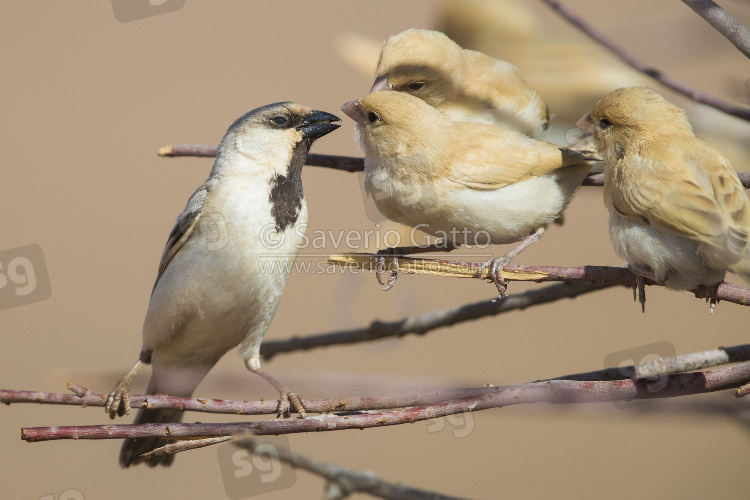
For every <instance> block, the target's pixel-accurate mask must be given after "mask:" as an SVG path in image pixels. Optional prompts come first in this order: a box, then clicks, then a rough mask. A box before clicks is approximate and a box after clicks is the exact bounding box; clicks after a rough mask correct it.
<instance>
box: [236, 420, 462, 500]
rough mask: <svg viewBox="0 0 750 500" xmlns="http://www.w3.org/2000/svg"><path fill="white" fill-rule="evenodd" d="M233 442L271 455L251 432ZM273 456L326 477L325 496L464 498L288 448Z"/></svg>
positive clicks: (420, 499)
mask: <svg viewBox="0 0 750 500" xmlns="http://www.w3.org/2000/svg"><path fill="white" fill-rule="evenodd" d="M232 442H233V443H234V444H236V445H237V446H239V447H241V448H245V449H247V450H249V451H250V452H252V453H257V454H259V455H262V456H268V455H269V444H268V443H266V442H264V441H263V440H260V439H258V438H256V437H253V436H252V435H251V434H249V435H248V434H245V435H242V436H235V437H234V438H233V439H232ZM272 449H273V457H274V458H277V459H279V460H280V461H282V462H284V463H286V464H289V465H291V466H292V467H294V468H295V469H304V470H306V471H308V472H311V473H313V474H315V475H317V476H320V477H323V478H325V479H326V480H327V485H326V498H330V499H341V498H346V497H347V496H349V495H350V494H352V493H354V492H362V493H369V494H370V495H373V496H376V497H379V498H386V499H388V500H406V499H414V500H461V499H460V498H459V497H453V496H448V495H443V494H442V493H435V492H432V491H425V490H420V489H417V488H412V487H410V486H405V485H403V484H393V483H389V482H387V481H383V480H382V479H380V478H378V477H377V476H376V475H375V474H373V473H371V472H367V473H364V472H358V471H354V470H351V469H345V468H343V467H340V466H338V465H333V464H330V463H327V462H323V461H321V460H318V459H316V458H313V457H309V456H306V455H302V454H300V453H294V452H292V451H291V450H290V449H288V448H286V447H279V446H275V445H273V446H272Z"/></svg>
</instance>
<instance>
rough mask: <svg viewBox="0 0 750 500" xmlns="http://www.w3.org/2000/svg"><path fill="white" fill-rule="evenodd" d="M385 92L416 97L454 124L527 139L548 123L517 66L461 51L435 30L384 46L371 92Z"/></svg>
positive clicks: (408, 35) (414, 32)
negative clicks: (476, 125)
mask: <svg viewBox="0 0 750 500" xmlns="http://www.w3.org/2000/svg"><path fill="white" fill-rule="evenodd" d="M387 89H391V90H396V91H400V92H406V93H408V94H411V95H413V96H416V97H419V98H420V99H422V100H423V101H425V102H426V103H427V104H429V105H430V106H433V107H435V108H437V109H439V110H440V111H443V112H445V113H446V114H448V116H450V117H451V118H452V119H453V120H456V121H472V122H479V123H487V124H489V125H495V126H496V127H500V128H503V129H506V130H513V131H516V132H521V133H523V134H526V135H528V136H531V137H536V136H538V135H539V134H540V133H541V132H542V131H543V130H545V129H546V128H547V126H548V122H549V112H548V110H547V105H546V104H545V102H544V101H543V100H542V98H541V97H540V96H539V94H537V92H536V91H535V90H534V89H532V88H531V87H529V85H528V84H527V83H526V82H525V81H524V80H523V78H521V74H520V73H519V71H518V68H516V67H515V66H514V65H512V64H511V63H509V62H507V61H502V60H499V59H494V58H492V57H490V56H488V55H486V54H483V53H481V52H476V51H473V50H467V49H462V48H461V47H460V46H459V45H458V44H456V43H455V42H454V41H453V40H451V39H450V38H448V37H447V36H445V35H444V34H443V33H440V32H438V31H430V30H419V29H410V30H406V31H403V32H401V33H399V34H397V35H394V36H392V37H390V38H389V39H388V40H387V41H386V42H385V44H384V45H383V50H382V52H381V53H380V60H379V62H378V67H377V71H376V78H375V83H374V84H373V86H372V90H371V92H375V91H378V90H387Z"/></svg>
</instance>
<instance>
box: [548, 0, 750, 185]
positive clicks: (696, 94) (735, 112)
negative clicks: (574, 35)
mask: <svg viewBox="0 0 750 500" xmlns="http://www.w3.org/2000/svg"><path fill="white" fill-rule="evenodd" d="M542 1H543V2H544V3H546V4H547V5H548V6H549V7H550V8H551V9H552V10H554V11H555V12H557V13H558V14H560V15H561V16H562V17H563V18H565V20H567V21H568V22H569V23H570V24H572V25H573V26H575V27H576V28H578V29H579V30H581V31H583V32H584V33H586V34H587V35H588V36H589V37H591V38H592V39H594V40H595V41H597V42H598V43H599V44H601V45H603V46H604V47H606V48H607V49H609V50H610V51H611V52H612V53H613V54H615V55H616V56H617V57H619V58H620V59H621V60H622V61H623V62H625V63H626V64H628V65H629V66H631V67H632V68H634V69H636V70H637V71H640V72H641V73H644V74H646V75H648V76H650V77H651V78H654V79H655V80H657V81H658V82H659V83H661V84H662V85H664V86H665V87H668V88H670V89H672V90H674V91H675V92H679V93H680V94H682V95H684V96H686V97H689V98H690V99H692V100H694V101H696V102H700V103H702V104H705V105H707V106H711V107H712V108H716V109H718V110H719V111H723V112H724V113H727V114H729V115H732V116H736V117H737V118H742V119H743V120H746V121H750V109H747V108H742V107H739V106H735V105H733V104H730V103H728V102H725V101H722V100H721V99H718V98H716V97H713V96H711V95H709V94H706V93H704V92H701V91H699V90H695V89H693V88H691V87H689V86H687V85H685V84H684V83H682V82H680V81H678V80H675V79H674V78H672V77H670V76H669V75H667V74H665V73H664V72H663V71H661V70H659V69H656V68H654V67H652V66H648V65H646V64H644V63H642V62H641V61H639V60H638V59H636V58H635V57H633V56H632V55H630V54H629V53H628V52H627V51H626V50H625V49H624V48H623V47H621V46H620V45H618V44H616V43H615V42H613V41H612V40H610V39H609V38H607V37H606V36H604V34H603V33H602V32H600V31H599V30H597V29H596V28H594V27H593V26H592V25H590V24H588V23H587V22H586V21H584V20H583V19H582V18H581V17H580V16H578V15H577V14H576V13H574V12H573V11H572V10H570V9H569V8H568V7H566V6H565V5H563V4H562V3H560V2H559V1H558V0H542ZM683 1H684V0H683ZM745 187H747V186H745Z"/></svg>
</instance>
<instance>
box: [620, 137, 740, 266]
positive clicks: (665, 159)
mask: <svg viewBox="0 0 750 500" xmlns="http://www.w3.org/2000/svg"><path fill="white" fill-rule="evenodd" d="M658 153H659V154H658V156H654V155H651V156H649V157H643V156H641V157H639V158H638V159H637V160H636V161H641V162H643V165H642V166H641V167H640V168H639V169H637V171H638V172H641V173H642V172H644V171H647V172H649V175H648V176H646V175H639V179H637V180H636V181H635V182H629V183H627V184H628V185H630V186H631V187H630V188H629V189H614V190H612V192H611V200H612V203H613V204H614V207H615V210H617V211H618V213H620V215H622V216H623V217H627V218H628V219H630V220H632V221H634V222H636V223H638V224H646V225H651V224H656V225H658V226H660V227H662V228H664V229H666V230H668V231H670V232H673V233H676V234H679V235H682V236H687V237H689V238H691V239H695V240H698V241H702V242H705V243H709V244H711V245H713V246H716V247H720V248H726V249H728V250H729V251H731V252H732V253H734V254H735V255H743V254H745V253H747V249H748V243H749V239H750V236H749V235H748V233H749V232H750V202H749V201H748V198H747V195H746V194H745V188H744V187H743V186H742V183H741V182H740V180H739V178H738V177H737V174H736V173H735V172H734V170H732V168H731V167H730V166H729V162H728V160H727V159H726V158H724V156H722V155H721V154H720V153H718V152H717V151H716V150H715V149H713V148H712V147H710V146H708V145H707V144H705V143H702V142H696V140H695V139H692V140H691V141H690V143H689V144H688V143H685V142H684V141H679V142H676V143H674V144H672V145H671V146H670V147H669V148H664V149H662V150H660V151H659V152H658Z"/></svg>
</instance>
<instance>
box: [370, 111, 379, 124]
mask: <svg viewBox="0 0 750 500" xmlns="http://www.w3.org/2000/svg"><path fill="white" fill-rule="evenodd" d="M367 119H368V120H370V123H375V122H376V121H378V120H380V117H379V116H378V114H377V113H376V112H374V111H370V112H369V113H367Z"/></svg>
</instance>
